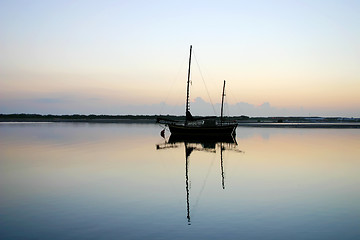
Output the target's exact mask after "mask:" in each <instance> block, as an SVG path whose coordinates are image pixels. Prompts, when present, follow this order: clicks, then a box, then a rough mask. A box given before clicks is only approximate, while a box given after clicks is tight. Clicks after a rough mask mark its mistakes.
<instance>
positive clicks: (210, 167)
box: [192, 154, 216, 215]
mask: <svg viewBox="0 0 360 240" xmlns="http://www.w3.org/2000/svg"><path fill="white" fill-rule="evenodd" d="M215 158H216V154H215V156H214V157H213V159H212V161H211V164H210V166H209V169H208V171H207V173H206V176H205V179H204V182H203V185H202V187H201V189H200V193H199V195H198V197H197V199H196V201H195V204H194V206H193V207H192V212H193V214H192V215H194V213H195V212H196V208H197V206H198V204H199V201H200V197H201V195H202V193H203V191H204V189H205V186H206V183H207V179H208V177H209V174H210V170H211V169H212V166H213V165H214V160H215Z"/></svg>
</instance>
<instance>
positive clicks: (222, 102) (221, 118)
mask: <svg viewBox="0 0 360 240" xmlns="http://www.w3.org/2000/svg"><path fill="white" fill-rule="evenodd" d="M224 97H225V80H224V86H223V92H222V97H221V116H220V122H221V124H222V123H223V112H224Z"/></svg>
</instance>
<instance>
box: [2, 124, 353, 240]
mask: <svg viewBox="0 0 360 240" xmlns="http://www.w3.org/2000/svg"><path fill="white" fill-rule="evenodd" d="M160 131H161V128H160V127H159V126H157V125H135V124H134V125H131V124H71V123H64V124H61V123H34V124H31V123H25V124H4V123H2V124H0V239H356V238H357V239H359V237H360V191H359V190H360V174H359V170H360V157H359V156H360V130H358V129H271V128H238V130H237V138H236V141H237V145H234V144H223V145H222V146H223V149H224V150H223V151H221V148H220V146H219V145H217V146H216V148H211V146H205V147H206V148H204V146H202V145H201V144H186V145H185V144H184V143H176V144H172V145H170V144H164V140H163V139H162V138H161V137H160V135H159V132H160ZM156 145H158V146H159V148H160V149H157V147H156ZM185 148H188V155H189V156H188V158H187V161H186V154H185ZM190 148H191V149H192V150H193V151H192V152H191V154H190V150H189V149H190ZM221 158H222V159H223V160H222V161H221Z"/></svg>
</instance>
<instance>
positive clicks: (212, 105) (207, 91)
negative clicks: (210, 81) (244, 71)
mask: <svg viewBox="0 0 360 240" xmlns="http://www.w3.org/2000/svg"><path fill="white" fill-rule="evenodd" d="M193 56H194V58H195V62H196V64H197V67H198V69H199V72H200V76H201V79H202V81H203V83H204V86H205V89H206V93H207V95H208V97H209V100H210V103H211V107H212V109H213V111H214V113H215V115H217V113H216V111H215V108H214V104H213V102H212V100H211V97H210V94H209V90H208V88H207V86H206V83H205V80H204V77H203V74H202V72H201V69H200V65H199V63H198V60H197V58H196V56H195V52H194V50H193Z"/></svg>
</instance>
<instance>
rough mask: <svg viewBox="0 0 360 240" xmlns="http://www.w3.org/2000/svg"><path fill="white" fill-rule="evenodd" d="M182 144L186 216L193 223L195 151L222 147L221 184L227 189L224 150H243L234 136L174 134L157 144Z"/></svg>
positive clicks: (210, 150)
mask: <svg viewBox="0 0 360 240" xmlns="http://www.w3.org/2000/svg"><path fill="white" fill-rule="evenodd" d="M182 144H184V146H185V188H186V213H187V215H186V218H187V221H188V225H191V219H190V191H189V188H190V187H189V158H190V155H191V153H192V152H193V151H206V152H212V153H216V150H217V149H220V168H221V185H222V189H225V174H224V161H223V151H225V150H232V151H236V152H242V151H241V150H239V149H237V145H238V144H237V142H236V140H235V138H233V137H232V136H219V137H215V136H214V137H206V138H204V137H194V136H181V135H174V134H172V135H171V136H170V138H169V139H168V141H165V143H162V144H157V145H156V149H157V150H161V149H170V148H178V147H180V146H181V145H182Z"/></svg>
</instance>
